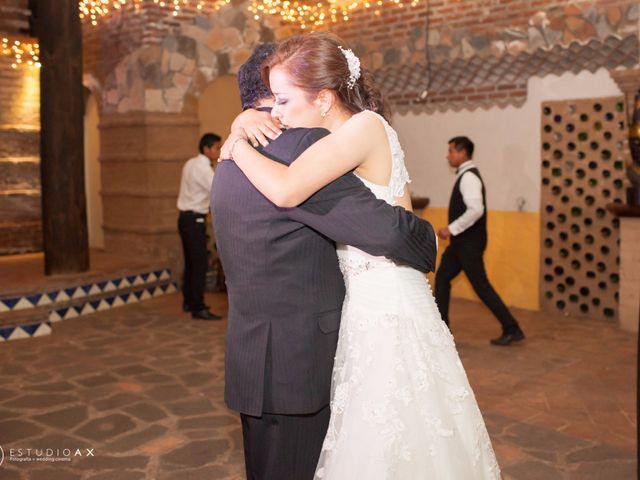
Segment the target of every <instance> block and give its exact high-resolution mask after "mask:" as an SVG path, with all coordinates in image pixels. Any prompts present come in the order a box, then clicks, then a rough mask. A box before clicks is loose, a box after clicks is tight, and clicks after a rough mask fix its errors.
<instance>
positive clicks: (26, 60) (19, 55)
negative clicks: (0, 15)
mask: <svg viewBox="0 0 640 480" xmlns="http://www.w3.org/2000/svg"><path fill="white" fill-rule="evenodd" d="M0 53H2V55H6V56H9V57H13V61H12V62H11V68H18V67H19V66H26V67H29V68H40V67H41V65H40V45H38V44H37V43H35V42H23V41H21V40H16V39H11V38H7V37H3V38H2V46H1V47H0Z"/></svg>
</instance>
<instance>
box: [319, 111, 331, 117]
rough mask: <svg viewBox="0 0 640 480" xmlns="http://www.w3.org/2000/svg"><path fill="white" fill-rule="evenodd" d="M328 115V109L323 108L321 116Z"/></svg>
mask: <svg viewBox="0 0 640 480" xmlns="http://www.w3.org/2000/svg"><path fill="white" fill-rule="evenodd" d="M327 115H329V112H327V111H326V110H322V111H321V112H320V116H321V117H322V118H325V117H326V116H327Z"/></svg>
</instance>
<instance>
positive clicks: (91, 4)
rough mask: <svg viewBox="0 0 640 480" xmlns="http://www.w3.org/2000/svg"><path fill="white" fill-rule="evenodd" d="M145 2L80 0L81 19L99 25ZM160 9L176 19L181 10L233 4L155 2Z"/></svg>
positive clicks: (221, 0) (181, 0)
mask: <svg viewBox="0 0 640 480" xmlns="http://www.w3.org/2000/svg"><path fill="white" fill-rule="evenodd" d="M143 1H144V0H79V7H80V18H81V19H82V20H85V21H88V22H91V24H92V25H97V24H98V21H99V20H100V19H101V18H102V17H106V16H107V15H109V14H110V13H111V12H113V11H118V10H122V9H124V8H125V7H126V6H127V5H131V6H132V8H133V9H134V10H136V11H137V10H139V9H140V5H141V4H142V3H143ZM153 3H154V4H155V5H157V6H158V7H160V8H162V9H164V10H167V11H168V12H170V13H171V15H173V16H174V17H177V16H178V15H179V14H180V11H181V10H184V9H188V8H195V9H196V10H198V11H201V10H203V9H204V8H205V7H206V6H209V7H210V8H213V9H215V10H219V9H220V8H221V7H223V6H224V5H228V4H229V3H231V0H153Z"/></svg>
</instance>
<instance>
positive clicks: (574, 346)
mask: <svg viewBox="0 0 640 480" xmlns="http://www.w3.org/2000/svg"><path fill="white" fill-rule="evenodd" d="M208 302H209V303H210V304H211V305H213V306H214V310H216V311H225V310H226V298H225V297H224V295H210V296H209V298H208ZM516 313H517V316H518V317H519V319H520V320H521V322H522V324H523V326H524V329H525V331H526V332H527V334H528V339H527V340H526V343H525V344H524V345H521V346H515V347H509V348H498V347H492V346H490V345H489V344H488V339H489V338H490V337H491V336H493V335H494V334H496V333H497V328H496V327H497V324H496V322H495V320H493V319H492V318H491V316H490V314H489V313H488V312H487V310H485V309H484V307H481V306H479V305H478V304H476V303H473V302H468V301H456V302H454V305H453V306H452V315H451V317H452V319H453V322H454V324H453V329H454V334H455V336H456V339H457V343H458V349H459V351H460V355H461V357H462V360H463V363H464V365H465V367H466V369H467V373H468V375H469V378H470V381H471V384H472V385H473V387H474V389H475V393H476V396H477V398H478V401H479V403H480V407H481V409H482V411H483V414H484V417H485V420H486V422H487V426H488V429H489V432H490V435H491V437H492V440H493V444H494V447H495V450H496V453H497V456H498V460H499V463H500V465H501V467H502V470H503V474H504V477H505V479H515V480H528V479H532V480H533V479H540V480H554V479H576V480H578V479H579V480H592V479H593V480H595V479H606V480H612V479H614V480H620V479H631V478H636V459H635V438H636V414H635V392H636V385H635V363H636V340H635V336H634V335H632V334H629V333H625V332H622V331H620V330H618V329H617V328H616V327H615V326H614V325H612V324H611V323H604V322H597V321H585V320H576V319H572V318H569V317H559V316H558V317H554V316H550V315H546V314H540V313H534V312H527V311H516ZM225 327H226V322H213V323H212V322H195V321H192V320H190V318H189V317H188V316H187V315H185V314H183V313H181V312H180V298H179V296H177V295H167V296H165V297H160V298H157V299H154V300H149V301H145V302H142V303H139V304H136V305H132V306H127V307H123V308H118V309H115V310H111V311H106V312H101V313H96V314H92V315H88V316H86V317H81V318H76V319H71V320H66V321H64V322H62V323H61V324H58V325H56V326H55V328H54V333H53V335H51V336H49V337H42V338H35V339H27V340H16V341H12V342H6V343H4V344H2V345H0V378H1V379H2V383H1V384H0V446H1V447H2V449H3V451H4V462H3V464H2V465H1V466H0V479H2V480H14V479H22V480H26V479H33V480H66V479H69V480H110V479H112V480H136V479H147V480H178V479H179V480H199V479H203V480H204V479H206V480H211V479H242V478H244V476H243V473H242V472H243V467H242V442H241V432H240V427H239V423H238V420H237V417H236V415H235V414H234V413H233V412H230V411H228V410H227V409H226V408H225V407H224V405H223V403H222V390H223V358H224V350H223V345H224V333H225ZM28 449H31V450H30V451H29V450H28ZM36 449H39V450H38V451H36ZM47 449H48V450H47ZM65 449H69V451H65ZM40 450H43V451H40ZM0 458H1V453H0ZM283 480H287V479H283ZM364 480H366V479H364ZM402 480H404V479H402ZM461 480H466V479H461Z"/></svg>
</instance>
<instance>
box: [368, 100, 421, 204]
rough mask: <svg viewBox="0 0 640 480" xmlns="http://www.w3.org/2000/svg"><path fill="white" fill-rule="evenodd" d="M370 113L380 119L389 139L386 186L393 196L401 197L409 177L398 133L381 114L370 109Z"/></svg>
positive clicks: (409, 180) (409, 179)
mask: <svg viewBox="0 0 640 480" xmlns="http://www.w3.org/2000/svg"><path fill="white" fill-rule="evenodd" d="M369 111H370V110H369ZM371 113H373V114H374V115H375V116H376V117H378V118H379V119H380V121H381V122H382V124H383V125H384V129H385V131H386V132H387V139H388V140H389V148H390V150H391V177H390V178H389V185H388V188H389V190H390V193H391V195H393V197H394V198H395V197H402V195H404V186H405V185H406V184H407V183H411V178H409V172H408V171H407V167H406V166H405V164H404V151H403V150H402V145H400V140H399V139H398V133H397V132H396V131H395V130H394V128H393V127H392V126H391V125H389V122H387V121H386V120H385V118H384V117H383V116H382V115H380V114H378V113H376V112H373V111H371Z"/></svg>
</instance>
